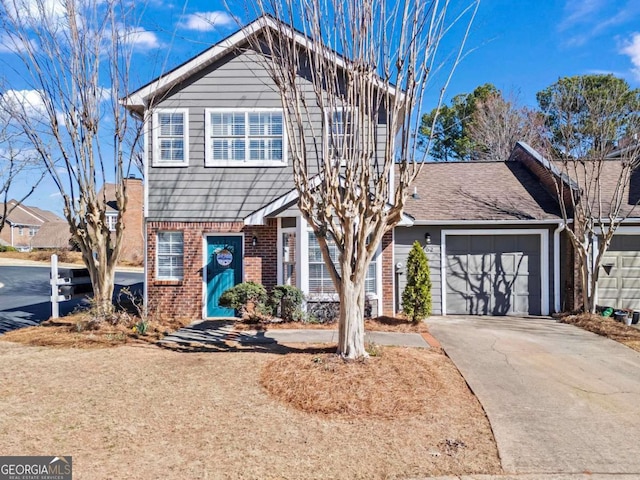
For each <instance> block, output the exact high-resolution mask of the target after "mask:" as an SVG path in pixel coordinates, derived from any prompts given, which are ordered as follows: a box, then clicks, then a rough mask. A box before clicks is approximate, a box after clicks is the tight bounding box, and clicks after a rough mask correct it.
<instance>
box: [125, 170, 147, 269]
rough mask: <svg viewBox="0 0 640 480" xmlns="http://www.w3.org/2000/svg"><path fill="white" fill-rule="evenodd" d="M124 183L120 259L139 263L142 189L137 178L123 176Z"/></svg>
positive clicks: (141, 251)
mask: <svg viewBox="0 0 640 480" xmlns="http://www.w3.org/2000/svg"><path fill="white" fill-rule="evenodd" d="M124 184H125V189H126V195H127V209H126V210H125V212H124V215H123V216H122V221H123V223H124V232H123V236H122V251H121V252H120V259H122V260H129V261H131V262H134V263H138V262H140V263H141V262H142V259H143V258H144V228H143V225H144V218H143V210H142V208H143V206H142V204H143V201H144V190H143V186H142V180H141V179H139V178H125V179H124Z"/></svg>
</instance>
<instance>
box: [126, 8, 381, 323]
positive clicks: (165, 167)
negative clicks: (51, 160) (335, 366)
mask: <svg viewBox="0 0 640 480" xmlns="http://www.w3.org/2000/svg"><path fill="white" fill-rule="evenodd" d="M274 21H275V20H273V19H271V18H268V17H262V18H260V19H258V20H257V21H255V22H253V23H252V24H250V25H248V26H247V27H245V28H244V29H242V30H241V31H239V32H237V33H235V34H233V35H231V36H230V37H228V38H226V39H225V40H223V41H221V42H220V43H218V44H217V45H214V46H213V47H211V48H209V49H208V50H206V51H204V52H202V53H201V54H200V55H198V56H196V57H194V58H192V59H191V60H189V61H187V62H186V63H184V64H182V65H180V66H179V67H177V68H175V69H173V70H171V71H170V72H168V73H167V74H165V75H163V76H161V77H159V78H158V79H156V80H154V81H152V82H150V83H149V84H147V85H145V86H143V87H142V88H140V89H138V90H137V91H135V92H133V93H132V94H131V95H130V96H129V97H128V98H127V99H126V100H125V103H126V105H127V108H128V109H129V110H130V111H131V112H132V113H133V114H135V115H138V116H140V117H142V118H145V119H146V122H145V137H144V138H145V142H144V145H145V156H144V158H145V172H144V177H145V189H144V195H145V205H146V208H145V225H146V241H147V258H146V266H147V268H146V271H147V276H146V280H147V282H146V284H147V286H146V288H147V298H148V302H149V306H150V307H151V308H152V309H156V310H159V311H160V312H162V313H166V314H173V315H183V316H188V317H198V316H204V317H216V316H226V315H230V314H233V312H232V311H230V310H228V309H224V308H221V307H220V306H219V305H218V298H219V296H220V294H221V293H222V292H223V291H224V290H226V289H227V288H229V287H231V286H233V285H234V284H237V283H239V282H242V281H245V280H253V281H256V282H260V283H262V284H263V285H265V286H266V287H267V288H270V287H273V286H275V285H277V284H283V283H290V284H295V285H297V286H298V287H300V288H301V289H302V290H303V291H305V292H306V293H307V294H309V295H310V296H314V295H315V296H326V295H331V294H332V292H333V286H332V283H331V279H330V277H329V275H328V272H327V270H326V268H325V267H324V264H323V262H322V257H321V255H320V251H319V246H318V243H317V241H316V239H315V237H314V236H313V234H312V233H311V232H310V230H309V229H308V227H307V224H306V222H305V221H304V220H303V219H302V216H301V215H300V212H299V211H298V210H297V207H296V201H297V194H296V190H295V185H294V182H293V169H292V161H291V159H290V158H289V156H288V142H287V138H286V136H287V134H286V128H285V125H284V121H285V119H284V113H283V107H282V102H281V98H280V93H279V92H278V89H277V88H276V86H275V85H274V84H273V83H272V81H271V78H270V76H269V74H268V72H267V71H266V69H265V67H264V65H263V63H262V62H261V61H260V60H259V58H258V56H259V55H262V54H261V53H259V52H257V51H256V50H255V49H254V48H253V47H252V42H250V41H249V38H248V37H249V36H252V35H260V34H261V30H262V29H264V28H273V24H272V23H271V22H274ZM301 48H304V47H303V46H302V44H301ZM301 81H305V79H304V78H301ZM339 113H340V112H336V115H338V114H339ZM317 122H318V124H319V125H320V124H322V123H323V122H324V118H323V115H322V113H321V112H320V110H318V113H317ZM336 123H338V122H337V121H336ZM310 163H314V162H310ZM390 239H391V235H388V239H387V241H386V245H383V246H382V247H381V249H380V253H379V255H378V256H377V258H376V259H375V260H374V262H373V264H372V266H371V268H370V271H369V278H368V281H367V291H368V294H369V298H370V302H372V303H373V304H374V306H375V309H376V311H378V312H381V311H382V310H383V304H384V302H383V296H384V295H385V294H387V295H390V296H392V295H393V293H392V292H391V287H390V286H388V285H387V286H386V287H385V286H384V285H383V281H382V278H383V270H384V269H386V270H387V272H386V274H387V276H390V275H392V273H391V270H392V262H393V259H392V252H391V249H390V247H389V245H390ZM387 247H389V248H388V249H387ZM385 249H386V250H385ZM385 288H386V289H387V290H388V291H387V292H386V293H385V292H383V290H384V289H385ZM388 303H389V306H391V305H392V301H390V302H388Z"/></svg>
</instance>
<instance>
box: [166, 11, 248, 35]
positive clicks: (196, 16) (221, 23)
mask: <svg viewBox="0 0 640 480" xmlns="http://www.w3.org/2000/svg"><path fill="white" fill-rule="evenodd" d="M233 25H236V20H235V19H234V18H233V17H232V16H231V15H229V14H228V13H227V12H223V11H213V12H196V13H190V14H189V15H185V16H184V17H183V19H182V21H181V22H180V23H179V24H178V27H180V28H184V29H187V30H197V31H199V32H210V31H211V30H213V29H214V28H220V27H222V28H226V27H230V26H233Z"/></svg>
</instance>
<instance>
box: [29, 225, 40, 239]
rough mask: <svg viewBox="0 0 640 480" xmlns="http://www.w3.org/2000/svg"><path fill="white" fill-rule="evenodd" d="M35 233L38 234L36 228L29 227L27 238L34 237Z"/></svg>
mask: <svg viewBox="0 0 640 480" xmlns="http://www.w3.org/2000/svg"><path fill="white" fill-rule="evenodd" d="M36 233H38V227H29V236H30V237H35V236H36Z"/></svg>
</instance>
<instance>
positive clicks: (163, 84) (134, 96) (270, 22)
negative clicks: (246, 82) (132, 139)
mask: <svg viewBox="0 0 640 480" xmlns="http://www.w3.org/2000/svg"><path fill="white" fill-rule="evenodd" d="M266 28H270V29H272V30H275V31H276V32H282V33H284V34H286V35H287V36H288V37H289V38H290V39H292V40H293V41H295V42H296V43H297V44H298V45H300V46H301V47H303V48H305V49H306V50H314V42H313V41H312V40H311V39H310V38H309V37H308V36H306V35H305V34H304V33H302V32H300V31H298V30H296V29H295V28H293V27H292V26H291V25H288V24H286V23H284V22H282V21H281V20H278V19H276V18H274V17H272V16H270V15H262V16H260V17H258V18H257V19H256V20H254V21H253V22H251V23H249V24H247V25H246V26H244V27H243V28H241V29H240V30H238V31H237V32H235V33H233V34H232V35H230V36H228V37H226V38H225V39H223V40H221V41H220V42H218V43H216V44H215V45H213V46H212V47H209V48H208V49H206V50H204V51H203V52H201V53H200V54H198V55H196V56H195V57H193V58H191V59H189V60H187V61H186V62H184V63H183V64H181V65H178V66H177V67H175V68H173V69H172V70H170V71H169V72H167V73H165V74H163V75H161V76H159V77H157V78H156V79H154V80H152V81H150V82H149V83H147V84H146V85H143V86H142V87H140V88H139V89H137V90H135V91H134V92H133V93H131V94H130V95H129V96H128V97H126V98H124V99H123V100H122V102H123V104H124V105H125V106H126V107H127V108H128V109H130V110H138V111H139V110H141V109H143V108H144V107H145V106H146V105H147V100H148V99H149V98H150V97H153V96H157V95H159V94H161V93H162V92H166V91H167V90H169V89H171V88H172V87H174V86H175V85H177V84H179V83H180V82H182V81H184V80H186V79H187V78H189V77H191V76H192V75H195V74H196V73H198V72H199V71H201V70H202V69H204V68H206V67H208V66H209V65H211V64H213V63H214V62H216V61H217V60H219V59H221V58H223V57H224V56H226V55H228V54H229V53H231V52H232V51H233V50H234V49H236V48H238V47H240V46H241V45H243V44H245V43H247V42H248V40H249V37H251V36H255V35H259V34H260V32H261V31H262V30H264V29H266ZM320 53H321V54H322V55H325V56H326V57H327V58H328V59H330V60H332V61H335V62H336V64H337V65H338V66H339V67H340V68H348V66H349V61H348V60H347V59H346V58H345V57H343V56H342V55H340V54H339V53H337V52H335V51H334V50H331V49H329V48H328V47H325V48H324V49H323V50H322V51H321V52H320ZM374 82H375V84H377V86H379V87H385V88H388V89H389V90H390V93H391V94H392V95H396V93H397V90H396V88H395V87H393V86H385V85H384V83H383V82H382V80H381V79H380V78H379V77H376V78H375V79H374Z"/></svg>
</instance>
